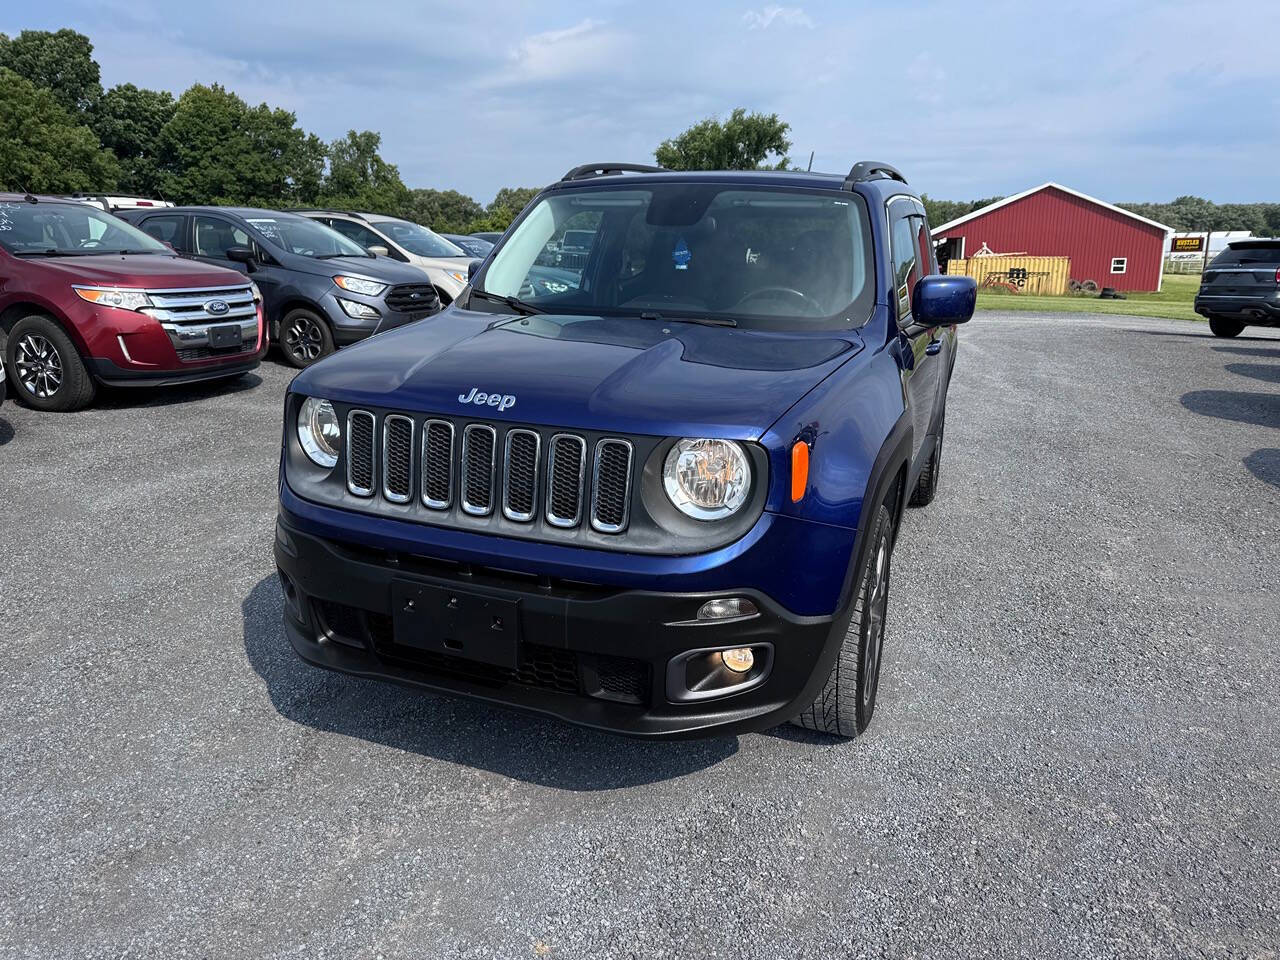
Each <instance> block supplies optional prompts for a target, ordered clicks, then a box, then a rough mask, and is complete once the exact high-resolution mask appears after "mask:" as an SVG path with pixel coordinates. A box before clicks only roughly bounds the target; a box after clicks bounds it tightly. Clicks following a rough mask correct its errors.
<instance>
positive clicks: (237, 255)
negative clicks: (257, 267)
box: [224, 247, 253, 263]
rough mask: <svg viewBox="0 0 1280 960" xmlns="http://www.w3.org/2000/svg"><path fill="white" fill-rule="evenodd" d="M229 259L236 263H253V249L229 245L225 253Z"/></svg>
mask: <svg viewBox="0 0 1280 960" xmlns="http://www.w3.org/2000/svg"><path fill="white" fill-rule="evenodd" d="M224 255H225V256H226V258H227V259H228V260H234V261H235V262H236V263H252V262H253V250H252V248H250V247H227V249H226V252H225V254H224Z"/></svg>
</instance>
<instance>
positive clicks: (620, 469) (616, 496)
mask: <svg viewBox="0 0 1280 960" xmlns="http://www.w3.org/2000/svg"><path fill="white" fill-rule="evenodd" d="M632 455H633V451H632V447H631V443H630V441H627V440H622V439H618V438H615V437H606V438H605V439H603V440H599V441H597V442H596V451H595V464H594V466H593V468H592V474H591V526H592V527H593V528H594V529H596V530H599V531H600V532H601V533H621V532H622V531H623V530H625V529H626V528H627V520H628V519H629V517H630V513H631V472H632V471H631V460H632Z"/></svg>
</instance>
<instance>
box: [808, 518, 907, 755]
mask: <svg viewBox="0 0 1280 960" xmlns="http://www.w3.org/2000/svg"><path fill="white" fill-rule="evenodd" d="M870 532H871V548H870V549H869V550H868V551H867V556H866V558H865V559H864V560H863V562H862V567H861V569H860V570H859V571H858V577H857V580H856V581H855V582H856V583H857V584H858V588H857V589H858V593H857V601H856V603H855V605H854V608H853V616H852V617H851V618H850V620H849V626H848V628H847V630H846V631H845V635H844V640H843V641H841V644H840V652H839V653H838V654H837V655H836V662H835V665H834V666H832V668H831V675H830V676H829V677H828V678H827V682H826V685H825V686H824V687H823V688H822V692H821V693H819V694H818V697H817V699H815V700H814V701H813V703H812V704H810V705H809V706H808V707H806V708H805V711H804V712H803V713H802V714H800V716H798V717H796V718H795V719H794V720H792V721H791V722H792V723H794V724H795V725H796V726H798V727H805V728H806V729H809V730H817V731H820V732H822V733H830V734H834V735H835V736H837V737H856V736H857V735H858V734H860V733H862V732H863V731H864V730H866V729H867V726H868V724H870V723H871V714H872V713H874V712H875V709H876V690H877V689H878V688H879V686H880V661H881V653H882V651H883V648H884V620H885V611H886V609H887V608H888V602H889V561H890V560H891V559H892V556H893V518H892V517H891V516H890V514H889V509H888V507H884V506H881V507H880V508H879V510H878V511H877V513H876V519H875V523H874V524H872V527H871V531H870Z"/></svg>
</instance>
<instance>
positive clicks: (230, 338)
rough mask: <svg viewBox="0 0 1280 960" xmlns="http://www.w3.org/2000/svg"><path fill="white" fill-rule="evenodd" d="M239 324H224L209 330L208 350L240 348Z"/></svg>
mask: <svg viewBox="0 0 1280 960" xmlns="http://www.w3.org/2000/svg"><path fill="white" fill-rule="evenodd" d="M240 340H241V337H240V324H238V323H225V324H221V325H219V326H216V327H210V328H209V349H210V350H226V349H228V348H230V347H239V346H240Z"/></svg>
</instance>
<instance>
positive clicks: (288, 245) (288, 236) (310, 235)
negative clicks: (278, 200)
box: [245, 216, 369, 257]
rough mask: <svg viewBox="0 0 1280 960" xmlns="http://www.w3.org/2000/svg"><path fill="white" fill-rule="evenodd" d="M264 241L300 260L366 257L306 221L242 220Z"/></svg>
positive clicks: (357, 248) (329, 231) (328, 230)
mask: <svg viewBox="0 0 1280 960" xmlns="http://www.w3.org/2000/svg"><path fill="white" fill-rule="evenodd" d="M245 220H246V221H248V222H249V223H250V224H251V225H252V226H253V227H255V228H257V231H258V232H259V233H261V234H262V235H263V236H264V237H265V238H266V239H267V240H269V241H271V242H272V243H274V244H276V245H277V246H280V247H284V249H286V250H288V251H289V252H290V253H296V254H298V255H299V256H303V257H368V256H369V253H368V251H366V250H365V248H364V247H362V246H360V244H358V243H356V242H355V241H354V240H348V239H347V238H346V237H344V236H343V235H342V234H340V233H338V231H337V230H333V229H331V228H330V227H326V226H325V225H324V224H323V223H316V222H315V221H314V220H308V219H307V218H306V217H291V216H275V217H245Z"/></svg>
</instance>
